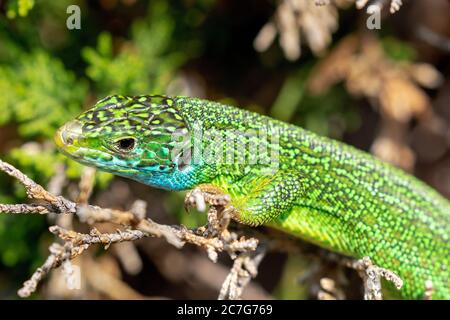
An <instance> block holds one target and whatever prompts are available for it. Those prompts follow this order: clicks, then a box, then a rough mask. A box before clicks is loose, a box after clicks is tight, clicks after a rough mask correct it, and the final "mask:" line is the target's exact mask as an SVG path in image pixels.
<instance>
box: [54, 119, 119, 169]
mask: <svg viewBox="0 0 450 320" xmlns="http://www.w3.org/2000/svg"><path fill="white" fill-rule="evenodd" d="M82 133H83V130H82V124H81V122H79V121H77V120H73V121H70V122H67V123H66V124H65V125H63V126H62V127H61V128H59V129H58V130H57V131H56V133H55V136H54V141H55V144H56V146H57V148H58V149H59V150H60V151H61V152H62V153H63V154H65V155H67V156H69V157H70V158H72V159H74V160H77V161H78V162H81V163H83V164H86V165H91V166H93V165H94V164H95V165H96V166H98V164H100V162H98V160H99V159H101V160H103V161H104V162H106V161H108V160H111V159H112V156H111V155H109V154H107V153H105V152H103V151H100V150H95V149H91V148H88V147H85V146H83V145H82V143H81V140H82Z"/></svg>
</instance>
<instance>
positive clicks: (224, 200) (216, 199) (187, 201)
mask: <svg viewBox="0 0 450 320" xmlns="http://www.w3.org/2000/svg"><path fill="white" fill-rule="evenodd" d="M230 201H231V198H230V196H229V195H227V194H222V193H213V192H211V191H210V190H202V189H201V187H197V188H195V189H193V190H191V191H190V192H188V194H187V195H186V197H185V198H184V209H185V210H186V212H189V208H191V207H195V208H196V209H197V210H198V211H200V212H204V211H205V210H206V205H207V204H208V205H211V206H224V207H225V206H227V205H228V204H229V203H230Z"/></svg>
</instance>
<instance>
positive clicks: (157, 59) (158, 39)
mask: <svg viewBox="0 0 450 320" xmlns="http://www.w3.org/2000/svg"><path fill="white" fill-rule="evenodd" d="M174 28H175V25H174V22H173V20H172V19H170V15H169V7H168V5H167V3H165V2H156V3H155V4H154V5H153V6H152V7H151V8H150V10H149V15H148V16H147V17H146V19H141V20H138V21H136V22H135V23H134V24H133V26H132V28H131V29H132V30H131V33H132V37H131V40H130V41H128V42H126V43H125V44H123V45H122V48H121V51H120V52H119V53H118V54H117V55H114V53H113V39H112V36H111V35H110V34H109V33H102V34H100V36H99V37H98V42H97V47H96V48H95V49H94V48H85V49H84V50H83V52H82V53H83V57H84V58H85V60H86V61H87V62H88V68H87V70H86V74H87V75H88V77H89V78H90V79H91V80H92V81H93V82H94V83H95V87H96V89H97V90H98V92H99V94H100V95H101V96H104V95H107V94H111V93H121V94H144V93H160V92H164V89H165V88H166V86H167V85H168V83H169V81H170V80H171V79H172V78H173V76H174V72H175V71H176V70H177V69H178V67H179V66H180V65H181V64H182V63H183V62H184V61H185V60H186V54H187V52H184V53H180V52H177V51H173V50H172V51H169V50H168V49H169V47H170V45H171V43H172V37H173V36H174V34H173V32H174ZM169 52H170V53H169Z"/></svg>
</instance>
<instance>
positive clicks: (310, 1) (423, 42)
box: [0, 0, 450, 299]
mask: <svg viewBox="0 0 450 320" xmlns="http://www.w3.org/2000/svg"><path fill="white" fill-rule="evenodd" d="M315 2H321V3H328V5H322V6H316V4H315ZM355 2H356V3H355ZM395 2H398V1H395ZM403 2H404V4H403V6H402V7H401V8H400V10H399V11H398V12H396V13H393V14H392V13H390V12H389V11H390V10H389V9H390V1H387V0H386V1H384V2H383V1H381V2H378V3H384V7H383V9H382V12H381V17H382V20H381V29H380V30H368V29H367V27H366V20H367V18H368V15H367V14H366V9H367V6H368V5H370V4H371V1H355V0H353V1H352V0H331V1H315V0H285V1H283V0H279V1H276V0H259V1H257V0H254V1H250V0H249V1H239V0H198V1H195V0H182V1H181V0H180V1H164V0H155V1H140V0H100V1H87V0H86V1H75V0H69V1H67V0H62V1H33V0H0V157H1V159H4V160H5V161H8V162H10V163H12V164H13V165H15V166H16V167H18V168H19V169H21V170H22V171H23V172H25V173H26V174H28V175H29V176H30V177H31V178H33V179H35V180H36V181H38V182H39V183H41V184H42V185H44V186H49V184H50V186H49V187H51V185H52V181H53V180H52V177H55V176H61V172H63V173H64V175H65V177H66V178H65V180H64V181H65V182H64V189H63V192H64V195H66V196H68V197H69V198H70V197H72V198H75V197H76V194H77V183H78V181H79V178H80V175H81V174H82V172H83V169H82V167H81V166H80V165H78V164H76V163H74V162H72V161H70V160H68V159H66V158H65V157H63V156H61V155H60V154H58V153H57V152H56V150H55V148H54V145H53V143H52V140H51V137H52V136H53V133H54V132H55V129H56V128H57V127H58V126H60V125H61V124H63V123H64V122H65V121H67V120H69V119H70V118H72V117H74V116H76V115H77V114H79V113H80V112H81V111H82V110H83V109H86V108H88V107H90V106H92V105H93V104H94V103H95V101H96V100H98V99H100V98H102V97H104V96H105V95H108V94H112V93H115V94H147V93H148V94H151V93H154V94H170V95H189V96H196V97H203V98H208V99H211V100H216V101H222V102H225V103H229V104H233V105H237V106H241V107H242V108H247V109H249V110H253V111H256V112H259V113H263V114H267V115H270V116H272V117H274V118H278V119H281V120H284V121H288V122H291V123H295V124H297V125H300V126H303V127H304V128H306V129H309V130H312V131H314V132H317V133H319V134H322V135H327V136H330V137H333V138H336V139H339V140H343V141H345V142H347V143H349V144H352V145H354V146H356V147H358V148H360V149H363V150H366V151H368V152H372V153H373V154H375V155H376V156H378V157H380V158H382V159H384V160H386V161H390V162H392V163H394V164H395V165H397V166H399V167H402V168H403V169H405V170H407V171H409V172H411V173H414V174H415V175H417V176H418V177H419V178H421V179H423V180H424V181H426V182H427V183H428V184H430V185H432V186H433V187H435V188H436V189H437V190H438V191H440V192H441V193H442V194H444V195H445V196H447V197H450V183H449V182H450V152H449V145H450V144H449V142H450V134H449V132H450V131H449V124H450V64H449V54H450V21H449V16H450V3H449V1H447V0H409V1H408V0H404V1H403ZM72 4H76V5H78V6H79V7H80V9H81V29H79V30H69V29H68V28H67V27H66V19H67V18H68V16H69V14H67V13H66V9H67V7H68V6H69V5H72ZM364 5H365V6H364ZM358 7H361V8H358ZM53 183H54V181H53ZM136 199H144V200H146V201H147V202H148V204H149V206H148V213H147V214H148V216H149V217H151V218H152V219H154V220H155V221H158V222H160V223H168V224H178V223H182V224H185V225H187V226H190V227H192V226H197V225H200V224H201V223H202V222H204V221H205V219H204V217H203V216H201V215H198V214H189V215H187V214H186V213H184V211H183V209H182V201H183V193H169V192H165V191H160V190H154V189H151V188H149V187H146V186H142V185H140V184H138V183H135V182H130V181H128V180H124V179H120V178H113V177H112V176H111V175H108V174H103V173H96V187H95V190H94V194H93V196H92V198H91V203H93V204H97V205H101V206H105V207H113V208H120V209H127V208H129V206H130V205H131V203H133V201H134V200H136ZM24 201H26V195H25V191H24V189H23V188H22V187H21V186H20V185H19V184H18V183H17V182H16V181H14V180H12V179H10V178H9V177H7V176H6V175H5V174H3V173H0V203H21V202H24ZM54 223H55V217H47V216H25V215H23V216H20V215H6V214H0V298H1V299H16V298H17V295H16V291H17V289H18V288H20V286H21V284H22V282H23V281H25V280H26V279H27V278H28V277H29V276H30V275H31V274H32V272H33V271H34V270H35V268H36V267H38V266H39V265H40V264H42V262H43V261H44V259H45V257H46V256H47V255H48V246H49V244H50V243H51V242H53V241H54V239H53V237H52V235H51V234H50V233H49V232H48V226H49V225H52V224H54ZM71 224H72V225H73V228H75V229H77V230H81V231H83V230H84V231H86V226H83V225H82V224H81V223H79V222H77V221H72V222H71ZM82 259H83V261H78V262H77V263H78V264H79V265H80V266H81V267H82V269H81V274H82V278H83V286H82V290H72V291H70V290H67V289H65V285H64V281H63V280H62V278H61V275H59V274H58V272H54V273H52V275H51V276H50V277H49V279H47V280H46V281H45V283H43V284H42V285H41V287H40V288H39V289H38V292H37V293H36V294H34V295H33V298H40V299H48V298H92V299H125V298H188V299H192V298H211V299H215V298H216V297H217V295H218V291H219V289H220V286H221V283H222V281H223V280H224V278H225V276H226V275H227V273H228V270H229V268H230V265H231V261H230V260H229V259H227V257H222V258H221V259H220V261H219V262H218V263H217V264H213V263H212V262H210V261H209V260H208V259H207V257H206V254H205V252H204V251H202V250H199V249H197V248H195V247H192V246H186V247H185V248H183V249H182V250H177V249H175V248H174V247H171V246H170V245H169V244H167V243H165V242H164V241H163V240H159V239H145V240H142V241H139V242H137V243H133V244H131V243H127V244H120V245H115V246H112V247H111V248H109V249H108V250H107V251H105V250H103V248H98V247H96V248H92V249H91V250H90V251H89V252H88V253H87V254H84V255H83V258H82ZM311 265H312V262H311V259H310V258H309V257H302V256H300V255H294V254H286V253H276V252H275V253H270V254H269V255H268V256H267V257H266V259H265V260H264V261H263V262H262V264H261V267H260V273H259V275H258V278H257V279H256V281H253V282H252V285H251V286H250V287H249V288H248V290H246V292H245V294H244V298H256V299H259V298H273V297H274V298H280V299H300V298H314V293H311V288H310V287H309V286H307V285H305V283H304V282H302V281H300V280H299V279H300V278H302V276H303V278H304V277H305V274H307V271H308V270H309V269H311ZM331 272H332V271H331ZM355 297H357V294H355Z"/></svg>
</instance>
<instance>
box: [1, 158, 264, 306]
mask: <svg viewBox="0 0 450 320" xmlns="http://www.w3.org/2000/svg"><path fill="white" fill-rule="evenodd" d="M0 170H2V171H4V172H6V173H7V174H9V175H10V176H12V177H14V178H16V179H17V180H19V182H21V183H22V184H23V185H24V187H25V188H26V190H27V195H28V197H29V198H31V199H32V200H38V201H39V202H42V204H39V205H37V204H31V205H30V204H0V213H18V214H31V213H36V214H48V213H50V214H67V213H74V214H75V215H76V216H77V217H78V218H79V219H80V221H82V222H85V223H87V224H90V225H92V224H94V223H97V222H110V223H114V224H117V225H119V226H122V227H125V230H118V231H117V232H116V233H106V234H105V233H100V232H99V231H98V230H97V229H95V228H93V229H92V230H91V232H90V233H89V234H83V233H79V232H76V231H73V230H68V229H66V228H63V227H61V226H52V227H50V228H49V229H50V232H52V233H53V234H55V235H56V236H58V237H59V238H60V239H62V240H63V241H64V244H63V245H61V244H58V243H53V244H52V245H51V246H50V248H49V251H50V255H49V257H48V258H47V260H46V261H45V263H44V264H43V265H42V266H41V267H40V268H38V269H37V270H36V271H35V272H34V274H33V275H32V276H31V278H30V280H28V281H26V282H25V283H24V285H23V288H22V289H20V290H19V292H18V294H19V296H21V297H28V296H29V295H31V294H32V293H33V292H35V290H36V288H37V285H38V284H39V282H40V281H41V280H42V279H43V278H44V277H45V276H46V275H47V274H48V273H49V272H50V271H51V270H52V269H55V268H58V267H59V266H61V265H63V266H64V270H66V271H67V272H66V275H67V277H66V280H67V282H68V283H70V282H71V281H72V280H71V279H70V277H71V274H72V273H71V272H70V270H72V268H71V264H70V260H72V259H74V258H75V257H77V256H79V255H80V254H82V253H83V252H84V251H85V250H86V249H88V248H89V247H90V246H91V245H93V244H102V245H104V246H105V249H107V248H108V247H109V246H110V245H111V244H113V243H119V242H124V241H135V240H138V239H141V238H144V237H158V238H160V237H162V238H164V239H165V240H166V241H167V242H168V243H170V244H172V245H174V246H175V247H177V248H181V247H182V246H184V244H185V243H191V244H194V245H196V246H199V247H202V248H204V249H206V250H207V252H208V256H209V258H210V259H211V260H212V261H214V262H216V261H217V256H218V253H219V252H222V251H225V252H227V253H228V254H229V255H230V257H231V258H233V259H234V258H235V257H237V256H238V255H239V254H243V253H247V252H251V251H254V250H255V249H256V247H257V245H258V240H257V239H255V238H249V239H246V238H245V237H238V235H237V234H236V233H234V232H229V231H228V230H227V227H228V223H229V216H227V215H226V214H225V210H224V205H225V203H226V201H227V200H229V198H226V197H225V198H224V199H222V201H217V198H214V197H206V198H205V199H204V201H205V202H208V204H209V205H210V208H209V212H208V220H209V221H210V223H208V225H206V226H204V227H201V228H198V229H195V230H189V229H187V228H186V227H184V226H168V225H162V224H158V223H156V222H154V221H152V220H151V219H147V218H146V217H145V215H146V203H145V202H143V201H136V202H135V203H134V204H133V206H132V208H131V209H130V211H121V210H114V209H108V208H100V207H97V206H92V205H89V204H87V203H86V202H87V199H88V197H89V195H90V194H91V191H92V184H93V172H90V173H89V172H88V173H87V174H86V177H84V178H83V179H82V182H80V189H81V192H80V195H79V197H78V200H79V201H80V202H81V203H75V202H72V201H70V200H68V199H66V198H64V197H62V196H57V195H54V194H53V193H51V192H49V191H47V190H45V189H44V188H43V187H42V186H40V185H39V184H37V183H36V182H34V181H33V180H31V179H30V178H28V177H27V176H26V175H25V174H23V173H22V172H21V171H19V170H18V169H16V168H15V167H13V166H12V165H10V164H8V163H6V162H3V161H1V160H0ZM55 180H57V181H55V185H56V186H57V187H55V188H53V189H55V190H56V189H61V188H60V186H62V183H63V179H59V178H58V179H55ZM83 181H87V182H83ZM197 200H199V198H197ZM72 282H73V281H72ZM247 282H248V281H247Z"/></svg>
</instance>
